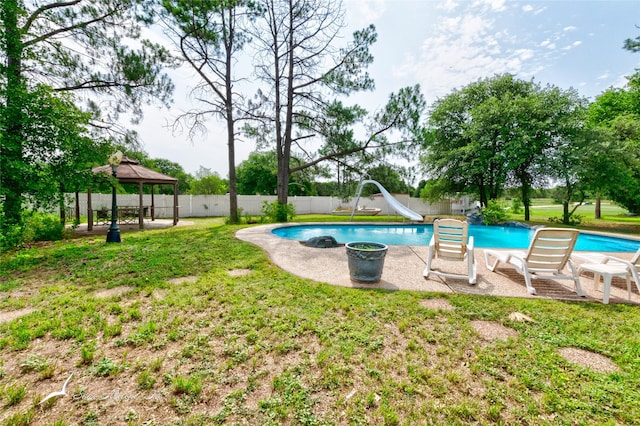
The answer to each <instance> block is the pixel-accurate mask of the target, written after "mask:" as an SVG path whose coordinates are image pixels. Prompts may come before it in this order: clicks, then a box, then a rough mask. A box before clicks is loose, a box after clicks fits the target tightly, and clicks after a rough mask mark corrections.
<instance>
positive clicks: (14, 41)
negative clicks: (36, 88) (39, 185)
mask: <svg viewBox="0 0 640 426" xmlns="http://www.w3.org/2000/svg"><path fill="white" fill-rule="evenodd" d="M2 9H3V10H2V15H4V22H3V23H4V28H5V29H4V40H3V43H2V44H4V47H5V51H4V54H5V56H6V58H7V59H6V61H7V62H6V64H7V68H6V76H5V77H6V87H5V90H6V92H5V93H3V94H2V95H4V98H5V99H6V109H5V112H4V114H3V117H2V121H3V122H0V127H4V128H5V133H4V135H3V138H2V139H3V140H2V155H0V170H1V171H2V184H1V187H2V190H3V191H2V192H4V194H5V199H4V206H3V210H4V219H5V221H4V224H5V225H11V224H18V223H20V221H21V213H22V202H23V195H22V192H23V178H22V176H21V174H22V171H21V170H20V168H21V165H22V163H23V152H22V151H23V148H22V130H23V120H24V113H23V109H22V108H21V106H20V105H21V99H22V98H23V97H24V96H25V95H26V84H25V82H24V80H23V78H22V40H21V34H20V30H19V29H18V2H17V1H16V0H7V1H4V2H2Z"/></svg>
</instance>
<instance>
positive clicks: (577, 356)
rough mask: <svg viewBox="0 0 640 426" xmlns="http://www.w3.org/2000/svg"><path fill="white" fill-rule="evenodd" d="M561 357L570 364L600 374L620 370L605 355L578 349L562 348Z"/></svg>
mask: <svg viewBox="0 0 640 426" xmlns="http://www.w3.org/2000/svg"><path fill="white" fill-rule="evenodd" d="M558 352H559V353H560V355H561V356H562V357H563V358H564V359H566V360H567V361H569V362H572V363H574V364H578V365H581V366H583V367H587V368H590V369H591V370H594V371H597V372H598V373H615V372H619V371H620V368H619V367H618V366H617V365H615V364H614V363H613V362H612V361H611V360H610V359H609V358H607V357H606V356H604V355H600V354H597V353H595V352H591V351H585V350H584V349H578V348H561V349H560V350H559V351H558Z"/></svg>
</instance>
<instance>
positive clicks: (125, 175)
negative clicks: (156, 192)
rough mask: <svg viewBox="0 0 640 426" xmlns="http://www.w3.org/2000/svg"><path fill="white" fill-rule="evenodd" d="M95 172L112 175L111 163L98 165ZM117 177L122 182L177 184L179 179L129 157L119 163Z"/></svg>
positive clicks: (123, 158)
mask: <svg viewBox="0 0 640 426" xmlns="http://www.w3.org/2000/svg"><path fill="white" fill-rule="evenodd" d="M91 170H92V171H93V172H94V173H104V174H106V175H108V176H111V165H109V164H107V165H105V166H98V167H94V168H93V169H91ZM116 177H117V179H118V182H120V183H148V184H154V185H159V184H175V183H176V182H177V181H178V179H176V178H173V177H171V176H167V175H163V174H162V173H158V172H156V171H155V170H151V169H148V168H146V167H144V166H141V165H140V163H139V162H138V161H136V160H133V159H131V158H129V157H122V161H121V162H120V164H118V168H117V170H116Z"/></svg>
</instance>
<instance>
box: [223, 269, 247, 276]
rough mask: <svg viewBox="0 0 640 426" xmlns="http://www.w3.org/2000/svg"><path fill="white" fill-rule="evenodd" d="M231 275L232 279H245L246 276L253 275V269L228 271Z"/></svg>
mask: <svg viewBox="0 0 640 426" xmlns="http://www.w3.org/2000/svg"><path fill="white" fill-rule="evenodd" d="M227 273H228V274H229V275H231V276H232V277H243V276H245V275H249V274H250V273H251V269H231V270H230V271H227Z"/></svg>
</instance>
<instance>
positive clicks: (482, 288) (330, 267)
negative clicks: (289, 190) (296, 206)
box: [236, 223, 640, 304]
mask: <svg viewBox="0 0 640 426" xmlns="http://www.w3.org/2000/svg"><path fill="white" fill-rule="evenodd" d="M288 225H295V224H293V223H290V224H288ZM305 225H309V224H308V223H305ZM278 226H282V225H260V226H254V227H249V228H244V229H241V230H239V231H238V232H237V233H236V237H237V238H239V239H240V240H243V241H246V242H249V243H252V244H255V245H256V246H258V247H261V248H262V249H263V250H265V251H266V252H267V254H268V255H269V257H270V258H271V260H272V261H273V263H274V264H276V265H277V266H278V267H280V268H282V269H283V270H285V271H287V272H289V273H291V274H293V275H296V276H299V277H301V278H307V279H311V280H314V281H319V282H325V283H328V284H332V285H336V286H342V287H351V288H369V289H386V290H410V291H426V292H437V293H450V294H451V293H461V294H477V295H487V296H501V297H523V298H537V299H557V300H573V301H590V302H600V303H602V297H603V293H602V283H600V285H599V286H598V288H597V289H594V282H593V277H592V276H588V275H581V276H580V283H581V286H582V289H583V290H584V291H585V292H586V293H587V296H586V297H580V296H578V295H577V294H576V293H575V292H574V290H573V282H572V281H568V280H548V279H541V280H534V281H533V286H534V287H535V288H536V290H537V294H536V295H533V296H532V295H530V294H528V293H527V289H526V286H525V283H524V278H523V277H522V275H520V274H518V273H517V272H515V270H514V269H513V268H511V267H509V266H503V265H500V266H499V267H498V268H497V269H496V272H491V271H489V270H488V269H487V267H486V265H485V261H484V249H478V248H477V249H475V251H474V255H475V258H476V264H477V267H478V282H477V284H475V285H469V283H468V282H467V281H466V280H457V279H450V278H446V279H445V278H441V277H438V276H434V275H432V276H430V277H429V278H424V276H423V275H422V273H423V271H424V268H425V265H426V256H427V250H428V248H427V246H426V245H425V246H400V245H389V250H388V252H387V256H386V258H385V264H384V270H383V272H382V279H381V280H380V282H379V283H376V284H362V283H354V282H352V281H351V279H350V277H349V269H348V266H347V255H346V251H345V248H344V247H336V248H326V249H322V248H312V247H307V246H305V245H304V244H302V243H301V242H299V241H295V240H289V239H285V238H280V237H277V236H275V235H274V234H273V233H272V232H271V231H272V230H273V229H274V228H276V227H278ZM610 254H611V255H614V256H617V257H619V258H622V259H627V260H629V259H631V257H632V256H633V253H610ZM443 263H444V261H441V260H436V261H435V262H434V266H436V267H438V266H440V265H443ZM443 266H444V265H443ZM446 266H447V269H446V270H447V271H451V270H453V269H452V268H463V269H462V270H461V271H463V270H464V268H465V262H454V263H451V264H448V265H446ZM609 303H633V304H640V295H639V294H638V290H637V288H636V286H635V285H634V284H633V283H632V294H631V302H629V300H628V299H627V289H626V283H625V281H624V280H621V279H614V281H613V284H612V286H611V298H610V301H609Z"/></svg>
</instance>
